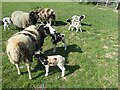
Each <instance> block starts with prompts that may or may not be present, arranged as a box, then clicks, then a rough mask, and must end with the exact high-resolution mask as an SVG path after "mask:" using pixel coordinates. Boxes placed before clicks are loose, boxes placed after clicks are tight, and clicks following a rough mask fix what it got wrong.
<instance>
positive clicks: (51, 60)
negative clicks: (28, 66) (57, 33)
mask: <svg viewBox="0 0 120 90" xmlns="http://www.w3.org/2000/svg"><path fill="white" fill-rule="evenodd" d="M35 57H36V58H38V60H39V61H40V62H41V63H42V64H43V65H44V66H45V71H46V73H45V76H48V72H49V67H50V66H58V67H59V68H60V69H61V70H62V74H61V77H64V76H65V67H64V65H65V58H64V57H63V56H61V55H52V56H45V55H44V54H42V53H41V51H37V52H35Z"/></svg>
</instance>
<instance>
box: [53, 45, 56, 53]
mask: <svg viewBox="0 0 120 90" xmlns="http://www.w3.org/2000/svg"><path fill="white" fill-rule="evenodd" d="M53 48H54V49H53V52H56V44H54V47H53Z"/></svg>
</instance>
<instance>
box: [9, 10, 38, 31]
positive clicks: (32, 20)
mask: <svg viewBox="0 0 120 90" xmlns="http://www.w3.org/2000/svg"><path fill="white" fill-rule="evenodd" d="M38 18H39V16H38V15H37V14H36V12H34V11H31V12H30V13H27V12H23V11H14V12H13V13H12V15H11V21H12V22H13V24H14V25H15V26H17V27H18V28H20V29H24V28H26V27H28V26H30V25H35V24H36V23H37V20H38Z"/></svg>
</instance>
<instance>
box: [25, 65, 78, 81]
mask: <svg viewBox="0 0 120 90" xmlns="http://www.w3.org/2000/svg"><path fill="white" fill-rule="evenodd" d="M65 68H66V71H65V76H68V75H71V74H72V73H74V72H75V71H76V70H78V69H80V66H78V65H66V66H65ZM58 72H59V73H60V76H61V74H62V71H61V70H60V69H59V68H58V67H57V66H52V67H50V71H49V75H48V76H51V75H53V74H55V73H58ZM26 73H27V72H26ZM44 75H45V69H44V72H41V73H40V74H38V75H37V76H35V77H33V79H37V78H38V77H40V76H44Z"/></svg>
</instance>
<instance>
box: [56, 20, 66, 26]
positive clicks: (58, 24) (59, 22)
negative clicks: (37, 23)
mask: <svg viewBox="0 0 120 90" xmlns="http://www.w3.org/2000/svg"><path fill="white" fill-rule="evenodd" d="M55 23H56V24H55V26H63V25H67V23H66V22H63V21H55Z"/></svg>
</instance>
